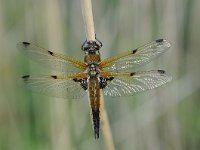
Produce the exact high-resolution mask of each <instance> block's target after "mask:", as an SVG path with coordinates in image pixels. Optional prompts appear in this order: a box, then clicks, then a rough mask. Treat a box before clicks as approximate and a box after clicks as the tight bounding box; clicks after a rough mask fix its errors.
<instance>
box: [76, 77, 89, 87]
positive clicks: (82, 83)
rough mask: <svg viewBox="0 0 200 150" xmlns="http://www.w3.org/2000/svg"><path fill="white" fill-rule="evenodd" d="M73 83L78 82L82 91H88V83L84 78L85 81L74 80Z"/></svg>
mask: <svg viewBox="0 0 200 150" xmlns="http://www.w3.org/2000/svg"><path fill="white" fill-rule="evenodd" d="M73 81H74V82H80V85H81V87H82V88H83V89H84V90H87V89H88V83H87V79H86V78H85V79H79V80H78V79H76V78H74V79H73Z"/></svg>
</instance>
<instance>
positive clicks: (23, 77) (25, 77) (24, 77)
mask: <svg viewBox="0 0 200 150" xmlns="http://www.w3.org/2000/svg"><path fill="white" fill-rule="evenodd" d="M29 77H30V75H25V76H22V79H27V78H29Z"/></svg>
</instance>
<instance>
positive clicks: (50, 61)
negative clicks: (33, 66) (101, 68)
mask: <svg viewBox="0 0 200 150" xmlns="http://www.w3.org/2000/svg"><path fill="white" fill-rule="evenodd" d="M17 48H18V49H19V51H21V52H22V53H24V54H25V55H27V56H28V57H30V58H31V59H32V60H34V61H36V62H38V63H39V64H41V65H44V66H45V67H46V66H47V67H49V68H51V69H53V70H57V71H59V72H63V73H66V72H67V73H68V72H72V73H78V72H82V71H84V70H85V69H86V65H85V64H84V63H83V62H81V61H79V60H76V59H73V58H71V57H68V56H65V55H62V54H56V53H54V52H52V51H49V50H46V49H44V48H41V47H39V46H36V45H34V44H32V43H28V42H19V43H18V44H17Z"/></svg>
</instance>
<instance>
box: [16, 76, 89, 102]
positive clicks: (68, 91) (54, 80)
mask: <svg viewBox="0 0 200 150" xmlns="http://www.w3.org/2000/svg"><path fill="white" fill-rule="evenodd" d="M82 77H86V75H85V74H78V75H74V76H72V75H71V76H64V75H63V76H29V75H26V76H23V77H22V78H21V79H20V80H19V82H18V83H19V85H20V86H22V87H25V88H27V89H29V90H32V91H34V92H38V93H41V94H44V95H48V96H53V97H58V98H69V99H77V98H81V97H82V96H83V95H84V94H85V93H86V92H85V90H84V88H83V87H82V85H81V82H80V81H81V79H84V78H82ZM79 78H80V79H79Z"/></svg>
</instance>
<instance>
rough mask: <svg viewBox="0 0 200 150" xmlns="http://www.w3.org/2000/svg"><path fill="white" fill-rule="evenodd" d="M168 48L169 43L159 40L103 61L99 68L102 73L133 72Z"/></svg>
mask: <svg viewBox="0 0 200 150" xmlns="http://www.w3.org/2000/svg"><path fill="white" fill-rule="evenodd" d="M169 47H170V43H169V42H167V41H166V40H164V39H159V40H156V41H153V42H151V43H149V44H146V45H144V46H142V47H140V48H137V49H135V50H132V51H131V52H128V53H124V54H121V55H119V56H116V57H111V58H108V59H105V60H103V61H102V62H101V63H100V65H99V66H100V69H101V70H103V71H111V72H121V71H131V70H132V71H134V70H135V69H137V68H138V67H140V66H141V65H145V64H147V63H149V62H150V61H152V60H153V59H154V58H155V57H157V56H160V55H161V54H162V53H163V52H165V51H166V50H167V49H168V48H169Z"/></svg>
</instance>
